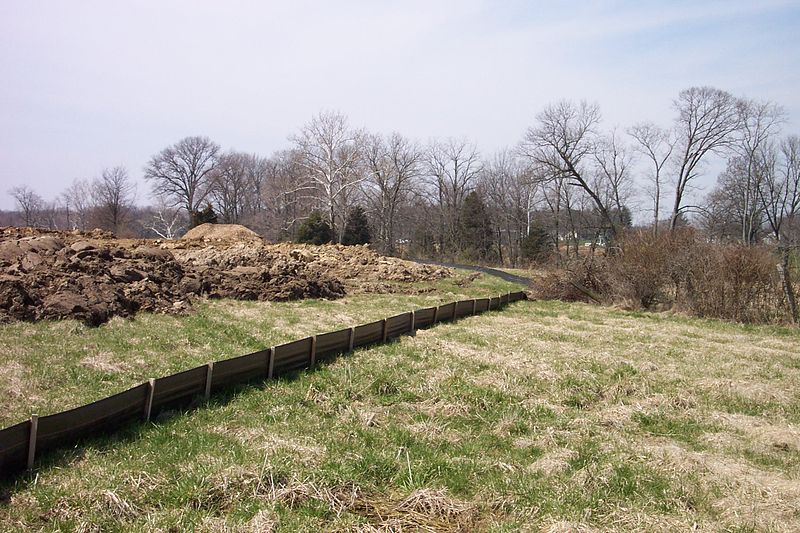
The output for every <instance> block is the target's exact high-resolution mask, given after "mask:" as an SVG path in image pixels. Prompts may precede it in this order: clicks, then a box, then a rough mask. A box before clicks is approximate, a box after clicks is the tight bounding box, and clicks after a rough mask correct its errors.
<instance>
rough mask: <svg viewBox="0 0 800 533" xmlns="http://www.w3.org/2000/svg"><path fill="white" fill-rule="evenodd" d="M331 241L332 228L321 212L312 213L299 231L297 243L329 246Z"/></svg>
mask: <svg viewBox="0 0 800 533" xmlns="http://www.w3.org/2000/svg"><path fill="white" fill-rule="evenodd" d="M331 240H333V232H332V231H331V226H330V224H328V221H327V220H326V219H325V217H323V216H322V213H320V212H319V211H312V212H311V214H310V215H308V218H307V219H306V220H305V221H304V222H303V223H302V224H301V225H300V228H298V230H297V242H303V243H308V244H317V245H319V244H327V243H329V242H331Z"/></svg>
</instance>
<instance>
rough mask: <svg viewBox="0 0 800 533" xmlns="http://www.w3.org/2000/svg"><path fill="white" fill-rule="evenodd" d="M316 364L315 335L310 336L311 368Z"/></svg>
mask: <svg viewBox="0 0 800 533" xmlns="http://www.w3.org/2000/svg"><path fill="white" fill-rule="evenodd" d="M316 364H317V336H316V335H314V336H313V337H311V368H314V365H316Z"/></svg>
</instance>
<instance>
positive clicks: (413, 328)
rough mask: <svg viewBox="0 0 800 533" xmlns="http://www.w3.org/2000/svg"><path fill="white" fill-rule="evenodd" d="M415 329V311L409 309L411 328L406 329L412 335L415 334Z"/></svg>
mask: <svg viewBox="0 0 800 533" xmlns="http://www.w3.org/2000/svg"><path fill="white" fill-rule="evenodd" d="M416 329H417V312H416V311H411V328H410V329H409V330H408V332H409V333H410V334H411V336H412V337H413V336H414V335H416V334H417V332H416Z"/></svg>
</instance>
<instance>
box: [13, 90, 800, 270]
mask: <svg viewBox="0 0 800 533" xmlns="http://www.w3.org/2000/svg"><path fill="white" fill-rule="evenodd" d="M672 107H673V111H674V119H673V122H672V123H671V124H667V125H658V124H655V123H653V122H647V121H643V122H639V123H637V124H634V125H632V126H631V127H629V128H626V129H620V128H612V129H603V128H602V126H601V118H602V117H601V112H600V109H599V107H598V106H597V105H595V104H590V103H587V102H572V101H561V102H557V103H554V104H550V105H547V106H545V107H544V108H543V109H542V110H541V112H540V113H539V114H538V115H537V116H536V117H535V120H534V122H533V124H532V125H531V126H530V127H529V128H528V129H527V130H526V131H525V132H524V134H523V136H522V138H521V139H520V141H519V142H518V143H517V144H516V145H515V146H512V147H509V148H507V149H504V150H501V151H499V152H498V153H495V154H491V155H488V156H485V155H482V154H481V153H480V152H479V151H478V148H477V146H476V145H475V144H474V143H472V142H470V141H469V140H467V139H457V138H450V139H436V140H432V141H430V142H427V143H424V144H423V143H420V142H418V141H415V140H412V139H409V138H407V137H405V136H403V135H401V134H399V133H391V134H388V135H384V134H377V133H370V132H368V131H365V130H363V129H359V128H354V127H352V126H351V125H350V124H349V122H348V119H347V117H346V116H344V115H343V114H341V113H336V112H322V113H319V114H317V115H316V116H314V117H313V118H312V119H311V120H310V121H309V122H308V123H306V124H305V125H303V126H302V127H301V128H300V129H299V130H298V131H297V132H296V133H294V134H293V135H291V136H290V137H289V141H290V145H289V146H288V147H287V148H286V149H283V150H280V151H277V152H275V153H273V154H272V155H271V156H268V157H265V156H261V155H258V154H248V153H242V152H239V151H235V150H228V151H225V150H223V149H222V148H221V147H220V145H219V144H217V143H216V142H214V141H212V140H211V139H209V138H207V137H201V136H196V137H187V138H185V139H181V140H179V141H178V142H176V143H175V144H173V145H171V146H169V147H166V148H164V149H163V150H162V151H160V152H159V153H157V154H154V155H153V156H152V158H151V159H150V160H149V161H148V162H147V164H146V165H145V167H144V178H145V181H146V182H147V183H148V184H149V186H150V194H151V197H152V199H153V202H152V205H149V206H147V207H138V206H137V205H136V198H137V194H136V190H135V187H134V185H133V181H132V179H131V177H130V174H129V172H128V170H127V169H125V168H122V167H114V168H108V169H105V170H103V171H102V172H101V173H100V175H99V176H98V177H96V178H94V179H82V180H76V181H75V182H73V184H72V185H70V186H69V187H68V188H67V189H66V190H65V191H64V192H63V193H62V194H61V195H60V196H59V197H58V199H57V200H56V201H54V202H45V201H44V200H43V199H42V198H41V197H40V196H39V195H38V194H37V193H36V192H35V191H33V190H32V189H31V188H29V187H27V186H22V187H15V188H14V189H12V190H11V191H10V193H11V194H12V196H13V197H14V198H15V200H16V202H17V207H18V213H17V219H16V220H17V222H18V223H20V224H25V225H41V226H46V227H51V228H61V229H66V228H69V229H72V228H75V229H90V228H93V227H100V228H103V229H107V230H110V231H114V232H115V233H118V234H120V235H125V234H131V235H136V236H149V237H153V236H157V237H162V238H174V237H176V236H179V235H180V234H181V233H182V232H183V231H185V230H186V229H187V228H189V227H191V226H193V225H196V224H198V223H201V222H203V221H219V222H224V223H238V224H244V225H246V226H248V227H250V228H252V229H254V230H255V231H257V232H259V233H260V234H262V235H263V236H265V237H266V238H268V239H271V240H276V241H279V240H293V239H298V238H300V239H301V240H310V241H314V242H318V241H320V240H321V241H328V240H329V241H331V242H347V243H351V242H372V243H373V245H374V246H375V247H377V248H378V249H379V250H381V251H383V252H385V253H389V254H398V253H406V254H412V255H425V256H444V257H460V258H462V259H469V260H477V261H486V262H500V263H505V264H510V265H516V264H519V263H521V262H525V261H529V260H532V259H537V258H540V257H545V256H550V257H554V258H555V260H556V261H564V260H567V259H569V258H570V257H577V256H578V255H579V253H580V249H581V247H582V246H585V245H589V246H603V245H606V244H608V243H611V242H613V241H615V240H616V239H617V238H618V237H619V236H620V235H621V234H622V233H623V232H624V231H625V230H626V229H627V228H630V227H631V226H632V224H633V213H637V214H638V217H637V218H638V221H639V222H640V224H642V225H644V226H647V230H648V231H652V232H653V234H654V235H657V234H658V233H659V232H671V231H674V230H675V229H676V228H678V227H680V226H682V225H688V224H691V225H693V226H695V227H697V228H699V229H701V230H702V231H704V232H705V233H706V234H707V236H708V238H709V239H715V240H721V241H738V242H741V243H743V244H748V245H749V244H754V243H757V242H759V241H763V240H769V241H771V242H774V243H778V245H779V246H780V247H781V248H782V249H785V250H789V249H790V248H792V247H796V246H797V243H798V225H799V224H798V220H797V219H798V217H797V212H798V207H800V138H798V137H797V136H796V135H785V134H783V132H782V127H783V126H784V125H785V123H786V120H787V115H786V112H785V111H784V110H783V108H781V107H780V106H779V105H777V104H776V103H773V102H769V101H759V100H753V99H748V98H743V97H737V96H734V95H732V94H730V93H729V92H727V91H723V90H720V89H717V88H713V87H691V88H688V89H685V90H683V91H681V92H680V93H679V94H678V96H677V97H676V98H675V100H674V101H673V106H672ZM713 159H716V160H722V161H724V162H725V168H724V171H722V172H721V173H720V174H719V176H718V179H717V182H716V185H715V186H714V188H713V189H712V190H711V191H709V192H708V193H707V194H706V195H704V196H703V195H701V194H700V193H699V192H698V190H697V185H698V181H699V178H700V177H701V176H702V175H703V173H704V172H707V171H708V166H709V163H710V162H711V161H712V160H713ZM787 253H788V252H787Z"/></svg>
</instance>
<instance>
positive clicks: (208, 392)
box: [205, 362, 214, 401]
mask: <svg viewBox="0 0 800 533" xmlns="http://www.w3.org/2000/svg"><path fill="white" fill-rule="evenodd" d="M213 374H214V363H213V362H211V363H208V365H207V366H206V394H205V397H206V401H208V400H209V399H210V398H211V377H212V375H213Z"/></svg>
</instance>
